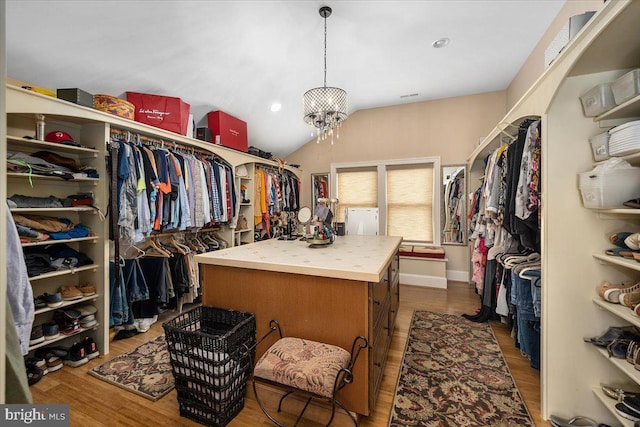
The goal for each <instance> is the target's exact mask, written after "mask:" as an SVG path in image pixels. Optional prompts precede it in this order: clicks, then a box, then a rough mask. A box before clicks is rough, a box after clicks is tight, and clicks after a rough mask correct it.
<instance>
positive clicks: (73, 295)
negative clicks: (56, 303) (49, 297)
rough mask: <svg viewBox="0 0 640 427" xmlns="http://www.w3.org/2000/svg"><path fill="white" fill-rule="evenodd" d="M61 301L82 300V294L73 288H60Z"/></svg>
mask: <svg viewBox="0 0 640 427" xmlns="http://www.w3.org/2000/svg"><path fill="white" fill-rule="evenodd" d="M60 293H61V294H62V299H63V300H65V301H74V300H77V299H80V298H82V296H83V295H82V292H81V291H80V290H79V289H78V288H76V287H75V286H62V287H61V288H60Z"/></svg>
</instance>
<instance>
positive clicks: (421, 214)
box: [386, 164, 433, 242]
mask: <svg viewBox="0 0 640 427" xmlns="http://www.w3.org/2000/svg"><path fill="white" fill-rule="evenodd" d="M386 177H387V191H386V193H387V194H386V196H387V235H388V236H403V239H404V240H411V241H417V242H433V165H432V164H422V165H402V166H388V167H387V173H386Z"/></svg>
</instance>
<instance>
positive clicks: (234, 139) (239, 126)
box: [207, 111, 249, 153]
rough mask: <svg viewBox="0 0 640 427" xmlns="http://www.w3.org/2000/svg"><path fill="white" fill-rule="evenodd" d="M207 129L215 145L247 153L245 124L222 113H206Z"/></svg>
mask: <svg viewBox="0 0 640 427" xmlns="http://www.w3.org/2000/svg"><path fill="white" fill-rule="evenodd" d="M207 121H208V126H209V129H211V132H212V133H213V137H214V140H215V143H216V144H219V145H222V146H224V147H229V148H233V149H236V150H240V151H243V152H245V153H246V152H247V150H248V148H249V147H248V144H247V124H246V123H245V122H243V121H242V120H240V119H238V118H236V117H233V116H231V115H229V114H227V113H225V112H224V111H211V112H209V113H207Z"/></svg>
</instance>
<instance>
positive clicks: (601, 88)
mask: <svg viewBox="0 0 640 427" xmlns="http://www.w3.org/2000/svg"><path fill="white" fill-rule="evenodd" d="M580 102H581V103H582V110H583V111H584V115H585V116H587V117H595V116H598V115H600V114H602V113H606V112H607V111H609V110H610V109H612V108H613V107H615V106H616V102H615V100H614V99H613V92H612V91H611V83H602V84H599V85H597V86H595V87H594V88H591V89H590V90H589V91H588V92H586V93H585V94H584V95H582V96H581V97H580Z"/></svg>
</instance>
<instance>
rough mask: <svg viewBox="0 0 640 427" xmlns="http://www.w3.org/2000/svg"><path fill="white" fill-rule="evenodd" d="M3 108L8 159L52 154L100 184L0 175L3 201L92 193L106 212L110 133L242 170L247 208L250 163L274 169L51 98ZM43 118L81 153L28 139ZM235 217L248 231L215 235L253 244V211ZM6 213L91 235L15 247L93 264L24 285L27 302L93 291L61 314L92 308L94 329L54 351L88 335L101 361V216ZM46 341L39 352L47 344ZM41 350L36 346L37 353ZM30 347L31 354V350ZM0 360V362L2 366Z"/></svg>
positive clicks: (104, 233) (39, 320) (22, 98)
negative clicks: (74, 255) (80, 288)
mask: <svg viewBox="0 0 640 427" xmlns="http://www.w3.org/2000/svg"><path fill="white" fill-rule="evenodd" d="M2 101H5V102H6V106H7V110H6V111H7V132H6V135H2V139H3V143H4V142H6V144H5V145H3V147H6V148H7V149H8V150H10V151H21V152H24V153H27V154H31V153H34V152H36V151H40V150H47V151H52V152H55V153H58V154H59V155H61V156H65V157H71V158H73V159H75V160H76V162H77V163H78V164H88V165H91V166H94V167H96V169H97V171H98V173H99V176H100V177H99V178H80V179H78V178H77V179H69V180H64V179H62V178H60V177H52V176H42V175H36V174H29V173H16V172H6V171H2V173H3V176H4V177H6V179H5V181H4V182H6V186H3V187H2V189H3V190H4V191H5V192H6V194H7V197H8V196H11V195H13V194H24V195H30V196H37V197H47V196H49V195H55V196H56V197H59V198H64V197H66V196H68V195H70V194H76V193H81V192H92V193H93V195H94V199H95V205H96V207H97V208H99V209H100V210H101V211H102V212H103V213H106V212H107V205H108V197H109V195H108V189H109V184H108V174H107V170H106V163H105V158H106V155H107V151H106V143H107V142H108V141H109V140H110V137H111V129H112V128H115V129H118V130H121V131H131V132H134V133H138V134H140V135H144V136H147V137H150V138H154V139H158V140H163V141H169V142H171V143H176V144H180V145H182V146H188V147H194V148H196V149H199V150H202V151H209V152H211V153H213V154H215V155H217V156H219V157H220V158H222V159H224V160H225V161H226V162H227V163H229V165H230V166H231V167H232V168H235V167H236V166H239V165H245V167H246V169H247V171H248V174H247V176H246V177H242V178H240V177H236V180H237V181H236V184H245V185H246V186H247V189H248V197H249V200H250V201H251V202H253V173H254V165H255V163H261V164H266V165H269V166H272V167H277V166H278V164H277V163H276V162H273V161H270V160H266V159H262V158H259V157H256V156H252V155H249V154H246V153H242V152H240V151H237V150H233V149H230V148H226V147H222V146H219V145H214V144H210V143H207V142H203V141H200V140H196V139H192V138H187V137H185V136H182V135H178V134H175V133H173V132H168V131H165V130H162V129H159V128H155V127H152V126H147V125H144V124H141V123H137V122H134V121H132V120H128V119H123V118H121V117H117V116H114V115H111V114H108V113H105V112H101V111H98V110H95V109H92V108H87V107H83V106H79V105H76V104H73V103H70V102H67V101H63V100H60V99H56V98H52V97H49V96H46V95H42V94H39V93H36V92H32V91H28V90H24V89H21V88H18V87H15V86H11V85H6V86H3V87H2ZM36 114H42V115H44V116H45V123H46V126H45V133H48V132H50V131H53V130H62V131H64V132H67V133H69V134H70V135H71V136H72V137H73V139H74V140H75V141H76V142H78V143H79V144H80V145H81V146H80V147H76V146H71V145H63V144H55V143H50V142H46V141H38V140H35V139H31V138H30V137H32V136H34V135H35V115H36ZM285 168H286V169H287V170H289V171H290V172H292V173H294V174H298V173H299V171H298V170H297V169H296V168H291V167H289V166H285ZM240 210H241V212H243V213H244V214H245V216H246V217H247V223H248V226H247V228H245V229H243V230H234V229H231V228H229V227H228V226H223V227H222V229H221V230H220V233H221V234H220V235H221V236H222V237H223V238H225V239H226V240H227V241H228V242H229V243H230V244H233V242H234V241H236V239H235V237H236V235H237V236H238V239H237V242H238V243H243V244H245V243H252V242H253V204H252V203H245V204H241V206H240ZM12 212H14V213H19V214H21V215H28V214H37V215H46V216H53V217H64V218H69V219H70V220H71V221H72V222H74V223H78V222H82V223H83V224H85V225H88V226H89V227H90V228H91V230H92V233H93V234H92V235H91V236H88V237H83V238H74V239H66V240H58V241H46V242H30V243H25V244H23V245H22V246H23V247H24V248H33V247H39V246H45V245H48V244H52V243H65V244H68V245H70V246H72V247H73V248H75V249H77V250H79V251H81V252H84V253H86V254H87V255H88V256H89V257H90V258H91V259H92V260H93V262H94V263H93V264H92V265H88V266H82V267H78V268H74V269H69V270H62V271H54V272H50V273H45V274H41V275H38V276H36V277H32V278H30V282H31V285H32V288H33V293H34V296H38V295H41V294H43V293H45V292H47V293H52V292H55V291H57V290H58V289H59V288H60V286H63V285H78V284H81V283H85V282H88V283H91V284H93V285H94V286H95V287H96V290H97V295H96V296H92V297H88V298H87V299H85V298H83V299H80V300H77V301H74V302H70V303H65V304H64V306H73V305H76V304H82V303H87V301H90V302H91V303H93V304H94V305H96V307H97V309H98V312H97V314H96V319H97V320H98V325H96V326H94V327H91V328H87V329H82V330H81V331H79V332H78V333H76V334H73V335H70V336H61V337H60V338H59V340H60V341H62V342H61V343H59V344H62V345H71V344H72V343H73V340H75V339H77V338H78V335H80V336H84V335H86V334H92V336H93V337H94V339H95V340H96V342H97V344H98V349H99V350H100V352H101V353H103V354H106V353H108V352H109V294H110V293H109V268H108V266H109V258H110V257H109V241H108V222H107V221H104V220H103V218H102V215H97V211H96V210H95V209H93V208H91V207H73V208H67V207H63V208H14V209H12ZM53 311H54V309H51V310H50V309H42V310H38V311H37V312H36V320H35V322H34V323H35V324H36V325H37V324H43V323H46V322H48V321H49V320H50V319H51V318H52V315H53ZM51 342H52V341H47V342H46V343H45V344H42V345H43V346H44V345H48V344H50V343H51ZM39 346H40V345H38V347H39ZM34 347H35V346H34ZM2 356H4V350H0V357H2ZM3 360H4V358H3Z"/></svg>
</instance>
